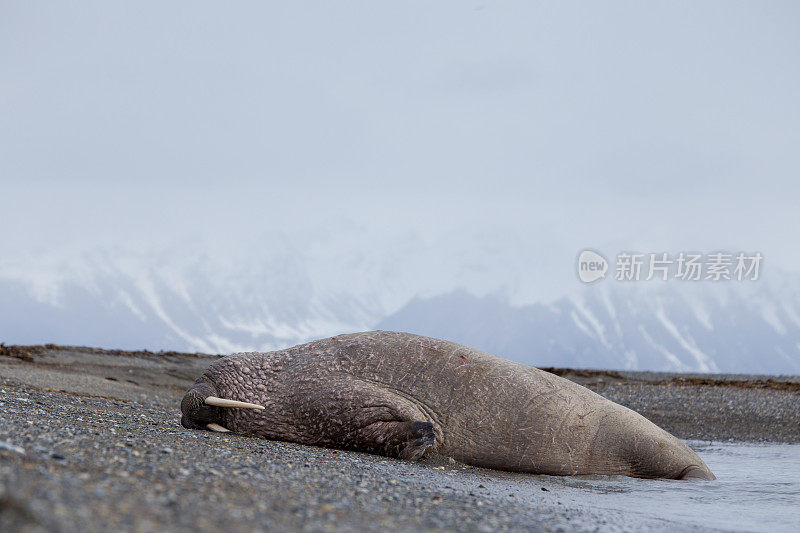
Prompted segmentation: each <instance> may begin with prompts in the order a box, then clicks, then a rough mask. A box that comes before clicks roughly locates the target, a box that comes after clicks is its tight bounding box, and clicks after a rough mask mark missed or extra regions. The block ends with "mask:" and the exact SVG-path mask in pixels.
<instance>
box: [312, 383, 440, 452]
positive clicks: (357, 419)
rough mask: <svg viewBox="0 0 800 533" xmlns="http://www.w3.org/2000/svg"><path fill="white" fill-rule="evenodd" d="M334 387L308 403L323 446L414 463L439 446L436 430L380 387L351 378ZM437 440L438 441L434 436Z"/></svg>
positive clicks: (415, 410)
mask: <svg viewBox="0 0 800 533" xmlns="http://www.w3.org/2000/svg"><path fill="white" fill-rule="evenodd" d="M344 381H346V383H341V382H338V383H332V384H331V386H330V387H326V388H325V390H324V392H323V391H319V394H316V395H315V396H316V397H315V398H314V400H313V401H312V404H313V409H312V413H309V414H310V415H311V416H312V418H313V419H314V420H317V421H321V422H322V423H323V424H325V425H326V426H327V427H326V430H325V431H321V432H317V434H323V435H329V436H330V440H329V442H327V443H319V444H327V445H333V446H336V447H340V448H345V449H351V450H359V451H364V452H369V453H375V454H378V455H384V456H387V457H397V458H400V459H406V460H411V461H413V460H416V459H419V458H420V457H422V455H423V454H424V453H425V452H426V451H427V450H428V449H429V448H431V447H432V446H434V445H435V444H436V443H437V435H441V430H440V429H439V430H438V431H437V426H436V424H435V423H434V421H432V420H431V419H430V418H429V417H428V416H426V415H425V413H424V411H423V410H422V409H421V408H420V406H418V405H417V404H416V403H415V402H413V401H412V400H410V399H408V398H406V397H404V396H401V395H400V394H398V393H397V392H395V391H393V390H391V389H388V388H385V387H383V386H382V385H381V384H378V383H373V382H368V381H363V380H360V379H357V378H355V377H352V376H347V377H346V378H345V380H344ZM438 440H441V438H438Z"/></svg>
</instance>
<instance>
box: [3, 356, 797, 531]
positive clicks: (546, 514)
mask: <svg viewBox="0 0 800 533" xmlns="http://www.w3.org/2000/svg"><path fill="white" fill-rule="evenodd" d="M217 357H219V356H212V355H203V354H182V353H176V352H159V353H157V352H149V351H139V352H130V351H120V350H102V349H96V348H77V347H62V346H54V345H47V346H31V347H20V346H0V529H1V530H3V531H37V530H46V531H75V530H83V531H102V530H109V529H121V530H128V531H164V530H192V531H214V530H227V531H239V530H293V531H294V530H297V531H351V530H354V529H355V530H374V529H376V528H381V529H392V530H403V531H417V530H420V529H422V530H440V531H456V530H459V531H463V530H474V531H495V530H498V529H506V530H530V529H538V530H544V531H559V530H589V531H592V530H596V529H600V530H631V529H667V528H673V529H675V528H677V529H681V530H693V529H708V528H709V524H702V525H698V523H697V522H696V521H685V522H682V521H681V520H680V519H675V518H673V517H666V518H665V517H663V516H659V515H658V514H657V513H656V514H655V515H652V516H651V515H650V514H648V513H641V512H638V513H637V514H635V516H632V515H631V514H630V512H628V511H627V510H626V509H624V508H623V509H613V508H607V506H605V507H604V506H603V505H600V504H597V503H596V502H595V503H593V501H592V499H591V498H588V497H585V496H586V495H588V494H589V493H591V492H592V490H595V492H596V489H597V487H598V486H601V485H603V484H607V483H609V481H607V480H603V479H600V480H597V479H590V480H585V479H583V478H556V477H550V476H533V475H527V474H515V473H508V472H499V471H492V470H484V469H478V468H473V467H469V466H466V465H462V464H459V463H455V462H452V461H451V460H448V459H447V458H443V457H431V458H425V459H423V460H422V461H419V462H407V461H400V460H394V459H388V458H384V457H379V456H373V455H368V454H363V453H355V452H346V451H340V450H330V449H323V448H315V447H308V446H302V445H297V444H292V443H283V442H275V441H269V440H265V439H259V438H252V437H242V436H237V435H230V434H217V433H212V432H206V431H190V430H187V429H184V428H183V427H182V426H181V425H180V423H179V419H180V412H179V402H180V398H181V397H182V395H183V393H184V392H185V390H186V389H187V388H188V386H189V385H191V383H192V382H193V381H194V379H195V378H196V377H197V376H199V375H200V374H201V373H202V371H203V369H204V368H205V367H206V366H207V365H208V364H209V363H211V362H212V361H213V360H215V359H216V358H217ZM547 370H548V371H551V372H553V373H556V374H558V375H561V376H563V377H565V378H567V379H572V380H574V381H576V382H578V383H580V384H582V385H585V386H587V387H589V388H590V389H592V390H594V391H596V392H598V393H599V394H601V395H603V396H605V397H607V398H609V399H611V400H613V401H615V402H618V403H621V404H622V405H626V406H628V407H630V408H632V409H634V410H636V411H638V412H640V413H641V414H643V415H644V416H646V417H647V418H649V419H650V420H652V421H653V422H655V423H656V424H658V425H660V426H661V427H663V428H664V429H666V430H668V431H670V432H672V433H674V434H675V435H676V436H678V437H680V438H683V439H688V440H690V441H692V442H693V443H694V442H700V443H701V444H700V445H702V442H703V441H705V442H710V441H713V442H719V443H748V445H764V443H781V444H782V445H792V444H797V443H798V442H800V378H798V377H793V376H760V375H759V376H756V375H709V374H693V375H689V374H671V373H653V372H631V371H608V370H576V369H555V368H550V369H547ZM765 449H766V448H765ZM780 449H783V448H780ZM787 449H789V448H787ZM709 453H712V452H711V451H709ZM701 455H702V452H701ZM710 466H712V467H713V465H710ZM718 477H719V475H718ZM612 482H613V483H614V484H615V486H619V487H634V490H638V489H637V488H642V487H662V488H663V487H666V488H669V487H678V486H690V485H691V483H688V484H687V483H683V484H681V483H682V482H674V481H673V482H666V481H660V482H659V481H652V480H634V481H628V480H612ZM640 482H646V483H660V485H642V484H641V483H640ZM581 483H589V484H590V485H592V487H593V489H592V487H590V489H591V490H589V489H586V488H582V485H581ZM631 483H634V484H633V485H631ZM636 483H638V484H636ZM695 485H696V486H698V487H700V486H702V485H698V484H695ZM704 490H705V489H704ZM778 526H780V524H778ZM711 528H712V529H713V525H711ZM719 529H728V528H727V527H725V526H723V527H720V528H719ZM778 529H780V527H778Z"/></svg>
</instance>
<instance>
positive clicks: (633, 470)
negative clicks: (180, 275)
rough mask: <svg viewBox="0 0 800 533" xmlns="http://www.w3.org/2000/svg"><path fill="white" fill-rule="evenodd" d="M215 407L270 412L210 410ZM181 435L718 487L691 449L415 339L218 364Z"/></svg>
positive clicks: (478, 355) (530, 378)
mask: <svg viewBox="0 0 800 533" xmlns="http://www.w3.org/2000/svg"><path fill="white" fill-rule="evenodd" d="M207 396H218V397H222V398H227V399H232V400H239V401H245V402H251V403H256V404H260V405H263V406H265V407H266V409H265V410H251V409H238V408H223V407H211V406H207V405H203V401H204V399H205V398H206V397H207ZM181 409H182V411H183V418H182V420H181V422H182V424H183V425H184V426H185V427H188V428H194V429H206V425H207V424H209V423H213V424H219V425H221V426H223V427H225V428H227V429H229V430H231V431H233V432H235V433H242V434H251V435H258V436H262V437H266V438H268V439H275V440H284V441H291V442H298V443H302V444H310V445H315V446H326V447H335V448H343V449H352V450H361V451H366V452H371V453H377V454H381V455H387V456H391V457H399V458H403V459H412V460H413V459H417V458H418V457H420V456H421V455H422V454H423V453H425V452H427V451H430V452H435V453H438V454H442V455H445V456H449V457H452V458H454V459H456V460H458V461H461V462H463V463H466V464H470V465H474V466H479V467H485V468H495V469H500V470H512V471H519V472H530V473H535V474H552V475H581V474H600V475H626V476H636V477H649V478H672V479H685V478H700V479H714V475H713V474H712V473H711V471H710V470H709V469H708V467H707V466H706V465H705V464H704V463H703V461H702V460H701V459H700V457H698V456H697V454H696V453H695V452H694V451H692V450H691V448H689V447H688V446H687V445H686V444H685V443H684V442H682V441H680V440H679V439H677V438H675V437H674V436H672V435H670V434H669V433H667V432H666V431H664V430H663V429H661V428H659V427H658V426H656V425H655V424H653V423H652V422H650V421H648V420H647V419H645V418H644V417H642V416H641V415H639V414H637V413H635V412H634V411H631V410H630V409H628V408H626V407H623V406H621V405H618V404H615V403H613V402H611V401H609V400H606V399H605V398H603V397H601V396H600V395H598V394H596V393H594V392H592V391H590V390H589V389H586V388H585V387H582V386H580V385H578V384H576V383H573V382H571V381H568V380H566V379H563V378H560V377H558V376H555V375H553V374H550V373H547V372H544V371H541V370H538V369H536V368H533V367H529V366H525V365H521V364H517V363H513V362H511V361H507V360H505V359H501V358H499V357H495V356H493V355H489V354H487V353H484V352H481V351H478V350H473V349H471V348H468V347H466V346H461V345H458V344H455V343H452V342H448V341H443V340H438V339H433V338H429V337H421V336H418V335H411V334H408V333H395V332H388V331H374V332H367V333H354V334H350V335H341V336H338V337H332V338H329V339H323V340H319V341H314V342H310V343H308V344H303V345H301V346H296V347H294V348H289V349H286V350H280V351H276V352H270V353H242V354H236V355H231V356H229V357H225V358H223V359H220V360H218V361H216V362H214V363H213V364H212V365H211V366H210V367H209V368H208V369H207V370H206V372H205V373H204V374H203V376H202V377H201V378H200V379H198V380H197V382H196V383H195V385H194V386H193V387H192V388H191V389H190V390H189V392H187V394H186V396H185V397H184V399H183V401H182V403H181Z"/></svg>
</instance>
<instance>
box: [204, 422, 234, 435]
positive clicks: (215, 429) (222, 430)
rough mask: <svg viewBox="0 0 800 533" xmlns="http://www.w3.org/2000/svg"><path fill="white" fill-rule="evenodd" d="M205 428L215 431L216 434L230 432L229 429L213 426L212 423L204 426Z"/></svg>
mask: <svg viewBox="0 0 800 533" xmlns="http://www.w3.org/2000/svg"><path fill="white" fill-rule="evenodd" d="M206 427H207V428H208V429H210V430H211V431H216V432H217V433H230V432H231V430H230V429H228V428H224V427H222V426H220V425H219V424H214V423H213V422H212V423H211V424H206Z"/></svg>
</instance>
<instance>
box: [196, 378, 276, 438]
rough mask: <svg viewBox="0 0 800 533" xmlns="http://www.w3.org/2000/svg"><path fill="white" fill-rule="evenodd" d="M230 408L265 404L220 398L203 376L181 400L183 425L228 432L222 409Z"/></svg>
mask: <svg viewBox="0 0 800 533" xmlns="http://www.w3.org/2000/svg"><path fill="white" fill-rule="evenodd" d="M228 408H239V409H264V406H263V405H258V404H254V403H247V402H240V401H237V400H228V399H225V398H220V397H218V396H217V391H216V389H215V388H214V386H213V385H211V384H210V383H209V382H207V381H204V380H203V379H202V378H201V379H199V380H197V382H196V383H195V384H194V385H193V386H192V388H190V389H189V391H188V392H187V393H186V395H185V396H184V397H183V400H181V413H182V414H183V415H182V416H181V425H182V426H183V427H185V428H187V429H207V430H210V431H217V432H219V433H227V432H228V431H229V430H228V429H227V428H225V427H224V426H223V425H222V419H223V418H222V409H228Z"/></svg>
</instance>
